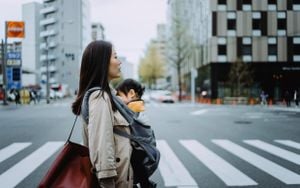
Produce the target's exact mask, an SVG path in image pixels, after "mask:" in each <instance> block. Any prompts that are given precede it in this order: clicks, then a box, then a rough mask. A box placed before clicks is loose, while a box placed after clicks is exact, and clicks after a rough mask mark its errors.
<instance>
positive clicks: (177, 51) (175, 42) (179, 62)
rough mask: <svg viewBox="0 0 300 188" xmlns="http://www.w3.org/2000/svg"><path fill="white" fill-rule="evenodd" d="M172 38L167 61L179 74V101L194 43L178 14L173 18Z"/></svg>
mask: <svg viewBox="0 0 300 188" xmlns="http://www.w3.org/2000/svg"><path fill="white" fill-rule="evenodd" d="M171 32H172V34H171V35H170V38H169V39H168V40H167V48H168V53H167V61H168V63H169V64H170V65H171V66H172V67H174V68H175V69H176V74H177V78H178V80H177V87H178V91H179V95H178V100H179V101H181V100H182V75H181V73H182V68H183V67H184V64H186V63H187V60H188V58H189V56H190V55H191V52H192V50H191V48H192V45H193V42H192V41H191V40H190V37H189V36H188V35H187V32H186V25H184V22H183V21H182V20H181V19H180V18H179V14H178V13H176V12H175V13H174V14H173V16H172V25H171Z"/></svg>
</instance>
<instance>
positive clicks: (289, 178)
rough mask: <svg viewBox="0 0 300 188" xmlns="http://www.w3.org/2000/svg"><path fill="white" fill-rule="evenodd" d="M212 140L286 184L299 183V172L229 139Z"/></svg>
mask: <svg viewBox="0 0 300 188" xmlns="http://www.w3.org/2000/svg"><path fill="white" fill-rule="evenodd" d="M212 142H214V143H215V144H217V145H219V146H221V147H222V148H224V149H225V150H227V151H229V152H231V153H232V154H234V155H236V156H237V157H239V158H241V159H243V160H245V161H247V162H248V163H250V164H252V165H254V166H255V167H257V168H259V169H261V170H263V171H265V172H266V173H268V174H270V175H271V176H273V177H275V178H277V179H278V180H280V181H282V182H284V183H286V184H300V175H299V174H296V173H294V172H292V171H290V170H288V169H286V168H284V167H282V166H279V165H278V164H276V163H274V162H272V161H270V160H267V159H265V158H263V157H261V156H259V155H257V154H255V153H253V152H251V151H249V150H247V149H245V148H243V147H241V146H239V145H237V144H235V143H233V142H231V141H229V140H213V141H212Z"/></svg>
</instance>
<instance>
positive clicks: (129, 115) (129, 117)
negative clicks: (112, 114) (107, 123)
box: [112, 95, 136, 125]
mask: <svg viewBox="0 0 300 188" xmlns="http://www.w3.org/2000/svg"><path fill="white" fill-rule="evenodd" d="M112 99H113V101H114V103H115V105H116V107H117V109H118V111H119V112H120V113H121V115H122V116H123V117H124V118H125V119H126V121H127V122H128V123H129V125H131V124H132V122H133V120H134V117H135V116H136V114H135V112H133V111H132V110H130V109H129V108H128V106H127V105H126V104H125V103H124V102H123V101H121V99H120V98H118V97H117V96H115V95H113V96H112Z"/></svg>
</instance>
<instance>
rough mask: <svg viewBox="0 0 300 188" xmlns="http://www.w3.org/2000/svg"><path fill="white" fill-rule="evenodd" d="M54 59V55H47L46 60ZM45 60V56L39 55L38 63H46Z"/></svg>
mask: <svg viewBox="0 0 300 188" xmlns="http://www.w3.org/2000/svg"><path fill="white" fill-rule="evenodd" d="M55 59H56V56H55V55H53V54H50V55H48V60H55ZM46 60H47V57H46V55H41V56H40V61H46Z"/></svg>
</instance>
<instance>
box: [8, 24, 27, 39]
mask: <svg viewBox="0 0 300 188" xmlns="http://www.w3.org/2000/svg"><path fill="white" fill-rule="evenodd" d="M6 27H7V38H24V36H25V23H24V22H15V21H9V22H6Z"/></svg>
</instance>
